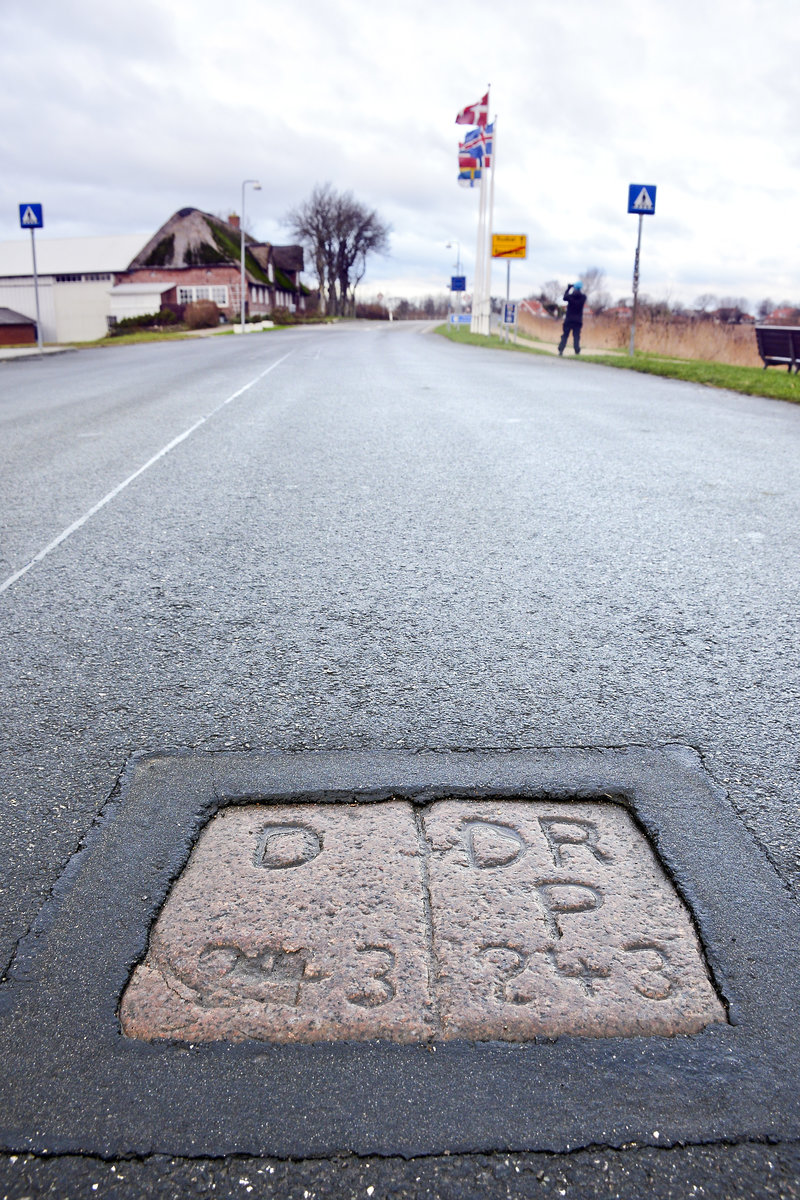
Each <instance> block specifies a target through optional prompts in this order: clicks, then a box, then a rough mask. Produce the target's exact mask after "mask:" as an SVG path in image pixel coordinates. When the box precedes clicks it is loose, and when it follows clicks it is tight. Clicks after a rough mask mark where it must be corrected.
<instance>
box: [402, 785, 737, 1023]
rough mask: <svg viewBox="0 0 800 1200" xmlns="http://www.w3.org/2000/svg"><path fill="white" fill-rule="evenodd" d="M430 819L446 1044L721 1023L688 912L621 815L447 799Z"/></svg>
mask: <svg viewBox="0 0 800 1200" xmlns="http://www.w3.org/2000/svg"><path fill="white" fill-rule="evenodd" d="M422 820H423V824H424V829H425V834H426V839H427V842H428V844H429V846H430V860H429V866H428V876H429V881H430V895H431V913H432V916H433V952H434V957H435V961H436V963H437V965H438V993H439V995H438V1008H439V1014H440V1018H441V1027H442V1036H443V1037H446V1038H468V1039H474V1038H480V1039H485V1038H501V1039H503V1040H516V1041H525V1040H529V1039H531V1038H534V1037H556V1036H558V1035H559V1034H572V1035H581V1036H584V1037H608V1036H613V1037H633V1036H652V1035H660V1036H668V1037H672V1036H674V1035H676V1034H679V1033H697V1032H698V1031H699V1030H700V1029H702V1028H704V1026H706V1025H708V1024H709V1023H710V1022H712V1021H723V1022H724V1021H726V1019H727V1018H726V1015H725V1010H724V1008H723V1006H722V1004H721V1003H720V1001H719V998H718V997H717V995H716V992H715V991H714V988H713V985H712V983H711V980H710V978H709V975H708V970H707V968H706V966H705V963H704V959H703V952H702V948H701V946H700V944H699V942H698V939H697V934H696V933H695V930H694V928H693V926H692V923H691V920H690V918H689V914H688V912H687V911H686V908H685V906H684V905H683V904H682V902H681V901H680V899H679V897H678V896H677V894H676V892H675V889H674V888H673V886H672V884H671V882H670V881H669V879H668V878H667V877H666V875H665V873H664V871H663V869H662V867H661V866H660V865H659V863H658V862H657V860H656V857H655V855H654V854H653V851H652V849H651V847H650V845H649V844H648V842H647V839H646V838H645V837H644V835H643V833H642V831H641V830H640V829H638V828H637V827H636V825H634V823H633V821H632V820H631V817H630V815H629V814H628V813H627V812H626V811H625V810H624V809H622V808H620V807H619V806H618V805H614V804H591V805H590V804H561V805H553V804H547V803H545V802H541V801H528V802H514V801H511V800H503V801H500V802H494V803H486V802H483V803H481V802H477V803H476V802H470V801H464V800H458V801H443V802H441V803H439V804H434V805H432V806H431V807H430V808H429V809H426V810H425V812H424V814H423V817H422Z"/></svg>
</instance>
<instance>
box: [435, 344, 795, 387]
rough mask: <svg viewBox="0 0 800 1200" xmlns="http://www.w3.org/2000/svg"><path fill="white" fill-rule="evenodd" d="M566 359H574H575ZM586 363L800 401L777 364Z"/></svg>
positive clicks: (525, 349)
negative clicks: (755, 365) (742, 365)
mask: <svg viewBox="0 0 800 1200" xmlns="http://www.w3.org/2000/svg"><path fill="white" fill-rule="evenodd" d="M435 332H436V333H439V334H441V335H442V336H443V337H446V338H449V339H450V341H451V342H460V343H462V342H463V343H464V344H466V345H472V346H484V347H491V348H493V349H498V350H514V351H516V352H517V353H521V354H539V355H542V354H544V355H547V357H548V358H549V357H552V355H551V354H549V352H548V351H547V350H537V349H536V348H535V347H533V346H528V345H526V346H522V345H515V344H514V343H513V342H504V341H503V340H502V338H499V337H497V336H496V335H494V334H492V336H491V337H482V336H481V335H480V334H477V333H470V332H469V330H465V329H460V328H458V327H450V326H449V325H439V326H437V328H436V331H435ZM563 361H564V362H570V361H573V360H572V359H571V358H567V359H564V360H563ZM581 361H582V362H589V363H596V364H598V365H599V366H601V367H616V369H617V370H620V371H640V372H642V374H645V375H660V376H661V377H662V378H665V379H682V380H684V382H686V383H700V384H703V385H704V386H706V387H715V388H725V389H726V390H727V391H729V392H742V393H743V394H744V395H745V396H766V397H768V398H769V399H772V400H789V401H791V402H792V403H794V404H800V375H790V374H789V372H788V371H784V370H783V369H778V368H775V367H772V368H770V369H769V370H767V371H765V370H763V369H762V368H761V367H734V366H730V365H729V364H728V363H717V362H703V361H701V360H698V359H685V358H684V359H675V358H669V359H667V358H660V357H659V356H658V355H656V354H640V353H637V354H635V355H634V357H633V358H630V357H628V356H626V355H622V354H620V355H611V354H591V353H583V354H581Z"/></svg>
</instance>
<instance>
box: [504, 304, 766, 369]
mask: <svg viewBox="0 0 800 1200" xmlns="http://www.w3.org/2000/svg"><path fill="white" fill-rule="evenodd" d="M518 319H519V331H520V333H521V334H522V335H523V336H527V337H532V338H535V339H536V340H537V341H540V342H549V343H551V344H555V343H556V342H558V340H559V338H560V337H561V321H556V320H553V319H552V318H548V317H534V316H532V315H531V314H530V313H528V312H526V311H525V309H522V310H521V311H520V312H519V318H518ZM629 341H630V322H629V321H626V320H619V319H618V318H615V317H604V316H602V315H600V316H599V317H592V316H590V317H587V318H586V319H585V320H584V322H583V333H582V336H581V348H582V349H585V350H588V351H591V350H627V348H628V343H629ZM571 343H572V338H570V344H571ZM636 349H637V350H641V351H643V352H644V353H645V354H659V355H662V356H663V357H665V358H690V359H699V360H702V361H703V362H720V363H730V365H731V366H737V367H760V366H761V365H762V363H761V359H760V358H759V355H758V350H757V349H756V335H755V333H754V332H753V327H752V325H720V324H717V323H716V322H715V321H711V320H708V319H702V318H699V317H672V318H671V319H669V320H667V319H665V318H664V317H651V316H650V315H649V314H648V313H642V314H640V315H639V317H638V318H637V321H636Z"/></svg>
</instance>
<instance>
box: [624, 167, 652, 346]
mask: <svg viewBox="0 0 800 1200" xmlns="http://www.w3.org/2000/svg"><path fill="white" fill-rule="evenodd" d="M655 211H656V187H655V184H653V183H632V184H630V185H629V187H628V212H629V213H638V215H639V239H638V241H637V243H636V257H635V258H634V260H633V316H632V317H631V340H630V344H629V346H628V353H629V354H630V356H631V358H632V357H633V353H634V346H635V343H636V310H637V308H638V304H639V255H640V253H641V249H642V220H643V218H644V217H646V216H647V217H652V216H654V215H655Z"/></svg>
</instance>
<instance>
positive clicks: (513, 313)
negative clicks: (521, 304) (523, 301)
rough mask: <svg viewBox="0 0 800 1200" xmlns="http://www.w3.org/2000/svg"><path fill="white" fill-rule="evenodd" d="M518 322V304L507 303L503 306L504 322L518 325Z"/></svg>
mask: <svg viewBox="0 0 800 1200" xmlns="http://www.w3.org/2000/svg"><path fill="white" fill-rule="evenodd" d="M516 323H517V306H516V304H505V305H504V306H503V324H504V325H516Z"/></svg>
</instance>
